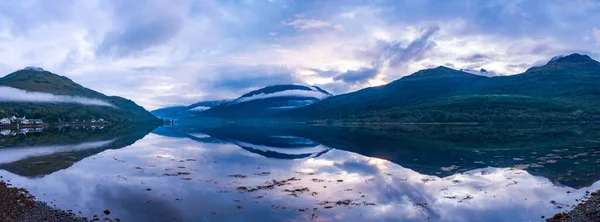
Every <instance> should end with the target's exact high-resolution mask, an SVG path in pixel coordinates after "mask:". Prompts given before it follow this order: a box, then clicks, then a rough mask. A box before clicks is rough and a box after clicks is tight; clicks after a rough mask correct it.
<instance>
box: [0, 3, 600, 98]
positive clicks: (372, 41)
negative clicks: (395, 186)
mask: <svg viewBox="0 0 600 222" xmlns="http://www.w3.org/2000/svg"><path fill="white" fill-rule="evenodd" d="M598 21H600V1H596V0H572V1H568V3H566V2H565V1H560V0H547V1H542V0H539V1H534V0H520V1H507V0H497V1H495V0H490V1H476V0H471V1H469V0H460V1H459V0H446V1H441V0H440V1H433V0H423V1H412V0H411V1H400V0H372V1H353V0H343V1H342V0H340V1H334V0H328V1H292V0H245V1H233V0H225V1H213V0H177V1H170V0H147V1H120V0H86V1H78V0H52V1H49V0H19V1H16V0H15V1H10V0H8V1H2V2H0V76H3V75H5V74H9V73H11V72H13V71H15V70H18V69H21V68H23V67H25V66H39V67H43V68H44V69H46V70H49V71H52V72H54V73H58V74H61V75H65V76H67V77H69V78H71V79H73V80H74V81H76V82H78V83H81V84H82V85H84V86H86V87H90V88H92V89H95V90H98V91H100V92H102V93H105V94H109V95H118V96H123V97H127V98H130V99H133V100H134V101H136V102H137V103H138V104H140V105H143V106H144V107H146V108H147V109H155V108H158V107H164V106H170V105H183V104H191V103H193V102H197V101H202V100H213V99H231V98H234V97H237V96H239V95H241V94H242V93H244V92H247V91H249V90H253V89H257V88H261V87H263V86H266V85H273V84H286V83H296V84H310V85H318V86H321V87H322V88H324V89H326V90H328V91H330V92H332V93H334V94H340V93H345V92H350V91H353V90H357V89H360V88H363V87H368V86H376V85H381V84H385V83H388V82H390V81H393V80H395V79H398V78H400V77H402V76H405V75H408V74H411V73H413V72H415V71H418V70H420V69H425V68H431V67H436V66H440V65H445V66H448V67H451V68H455V69H467V70H477V71H478V70H480V69H481V68H484V69H486V70H487V71H488V74H489V75H511V74H516V73H520V72H523V71H524V70H526V69H527V68H529V67H531V66H534V65H538V64H542V63H544V62H546V61H547V60H549V59H550V58H551V57H553V56H556V55H561V54H570V53H573V52H578V53H584V54H588V55H590V56H591V57H592V58H594V59H597V60H598V59H599V58H600V22H598Z"/></svg>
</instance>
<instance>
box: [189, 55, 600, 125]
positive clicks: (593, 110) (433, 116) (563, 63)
mask: <svg viewBox="0 0 600 222" xmlns="http://www.w3.org/2000/svg"><path fill="white" fill-rule="evenodd" d="M481 72H483V71H481ZM485 72H487V71H485ZM598 107H600V63H599V62H597V61H595V60H593V59H592V58H590V57H589V56H587V55H581V54H571V55H568V56H557V57H554V58H552V59H551V60H550V61H549V62H548V63H547V64H545V65H543V66H539V67H532V68H530V69H528V70H527V71H525V72H524V73H521V74H516V75H510V76H485V75H475V74H471V73H469V72H464V71H459V70H454V69H451V68H447V67H443V66H440V67H437V68H432V69H425V70H421V71H418V72H416V73H413V74H411V75H408V76H405V77H403V78H400V79H398V80H396V81H393V82H391V83H389V84H387V85H384V86H379V87H370V88H365V89H362V90H359V91H356V92H352V93H347V94H342V95H337V96H333V95H331V94H329V93H328V92H327V91H325V90H323V89H320V88H318V87H309V86H299V85H277V86H269V87H266V88H263V89H260V90H256V91H252V92H250V93H247V94H245V95H243V96H241V97H240V98H238V99H235V100H232V101H229V102H224V103H221V104H219V105H216V106H214V107H211V108H210V109H207V110H205V111H201V112H198V113H197V114H196V117H219V118H226V119H243V118H254V117H261V118H285V119H294V120H307V121H308V120H327V121H357V122H551V121H591V120H600V108H598Z"/></svg>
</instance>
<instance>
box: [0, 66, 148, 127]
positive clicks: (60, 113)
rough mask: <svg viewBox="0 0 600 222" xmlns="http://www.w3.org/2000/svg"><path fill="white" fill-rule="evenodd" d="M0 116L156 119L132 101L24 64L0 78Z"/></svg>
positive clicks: (53, 119)
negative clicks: (0, 93) (24, 66)
mask: <svg viewBox="0 0 600 222" xmlns="http://www.w3.org/2000/svg"><path fill="white" fill-rule="evenodd" d="M0 89H1V90H3V92H5V93H10V95H3V96H0V117H6V116H12V115H15V116H26V117H27V118H34V119H43V120H44V121H45V122H70V121H74V120H82V121H83V120H90V119H94V118H103V119H105V120H106V121H110V122H140V121H158V118H156V117H155V116H154V115H152V114H151V113H149V112H148V111H146V110H145V109H144V108H143V107H141V106H138V105H137V104H136V103H135V102H133V101H131V100H128V99H125V98H121V97H118V96H106V95H104V94H102V93H99V92H97V91H94V90H91V89H88V88H85V87H83V86H81V85H79V84H77V83H75V82H73V81H72V80H70V79H69V78H67V77H64V76H59V75H57V74H54V73H51V72H48V71H45V70H43V69H41V68H35V67H27V68H25V69H22V70H18V71H16V72H14V73H11V74H9V75H7V76H5V77H3V78H0Z"/></svg>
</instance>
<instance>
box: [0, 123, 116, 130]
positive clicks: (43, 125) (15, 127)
mask: <svg viewBox="0 0 600 222" xmlns="http://www.w3.org/2000/svg"><path fill="white" fill-rule="evenodd" d="M109 125H112V124H111V123H106V122H105V123H46V124H27V125H14V124H11V125H0V129H19V128H44V127H50V126H65V127H67V126H109Z"/></svg>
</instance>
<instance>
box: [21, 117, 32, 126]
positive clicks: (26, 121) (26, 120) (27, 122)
mask: <svg viewBox="0 0 600 222" xmlns="http://www.w3.org/2000/svg"><path fill="white" fill-rule="evenodd" d="M19 123H21V124H30V123H31V122H29V120H28V119H26V118H25V117H23V118H19Z"/></svg>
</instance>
